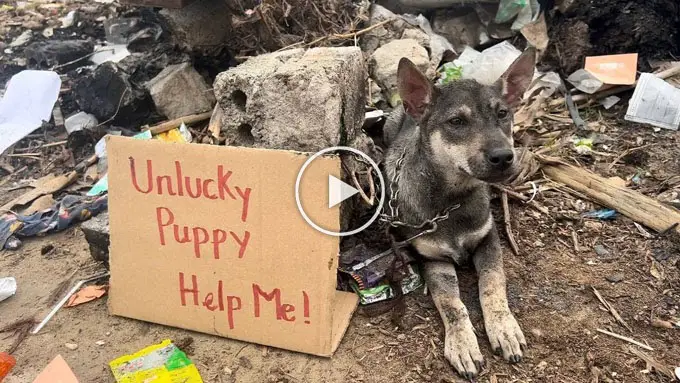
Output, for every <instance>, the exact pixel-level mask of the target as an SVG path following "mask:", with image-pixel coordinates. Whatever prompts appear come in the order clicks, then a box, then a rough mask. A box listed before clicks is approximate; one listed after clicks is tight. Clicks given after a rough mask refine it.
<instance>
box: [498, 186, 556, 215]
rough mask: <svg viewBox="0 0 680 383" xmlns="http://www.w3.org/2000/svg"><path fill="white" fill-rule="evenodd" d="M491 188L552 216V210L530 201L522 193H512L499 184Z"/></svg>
mask: <svg viewBox="0 0 680 383" xmlns="http://www.w3.org/2000/svg"><path fill="white" fill-rule="evenodd" d="M491 186H493V187H494V188H496V189H497V190H498V191H500V192H502V193H503V192H504V193H507V194H508V196H510V197H513V198H515V199H518V200H520V201H522V202H524V203H526V204H528V205H529V206H531V207H533V208H534V209H536V210H538V211H540V212H541V213H543V214H546V215H548V214H550V210H548V208H547V207H545V206H543V205H541V204H539V203H538V202H536V201H529V197H526V196H524V195H522V194H520V193H517V192H515V191H512V190H510V189H507V188H505V187H503V186H501V185H498V184H492V185H491Z"/></svg>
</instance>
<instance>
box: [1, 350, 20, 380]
mask: <svg viewBox="0 0 680 383" xmlns="http://www.w3.org/2000/svg"><path fill="white" fill-rule="evenodd" d="M16 364H17V360H16V359H14V357H13V356H12V355H10V354H8V353H6V352H0V382H2V380H3V379H4V378H5V377H6V376H7V375H9V372H10V371H12V368H14V365H16Z"/></svg>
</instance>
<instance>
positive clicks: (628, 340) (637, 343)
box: [596, 328, 654, 351]
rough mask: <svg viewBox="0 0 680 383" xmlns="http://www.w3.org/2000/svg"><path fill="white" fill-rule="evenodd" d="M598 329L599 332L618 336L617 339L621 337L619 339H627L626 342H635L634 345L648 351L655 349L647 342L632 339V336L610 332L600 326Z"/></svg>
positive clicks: (614, 336)
mask: <svg viewBox="0 0 680 383" xmlns="http://www.w3.org/2000/svg"><path fill="white" fill-rule="evenodd" d="M596 330H597V332H599V333H601V334H605V335H609V336H611V337H613V338H616V339H619V340H622V341H625V342H628V343H632V344H634V345H636V346H638V347H642V348H644V349H645V350H647V351H654V349H653V348H651V347H649V346H647V345H646V344H644V343H640V342H638V341H636V340H635V339H631V338H629V337H627V336H623V335H619V334H616V333H613V332H609V331H607V330H602V329H599V328H598V329H596Z"/></svg>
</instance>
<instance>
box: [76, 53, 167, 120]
mask: <svg viewBox="0 0 680 383" xmlns="http://www.w3.org/2000/svg"><path fill="white" fill-rule="evenodd" d="M72 89H73V95H74V98H75V101H76V103H77V104H78V106H79V107H80V109H81V110H83V111H85V112H87V113H91V114H93V115H94V116H95V117H97V119H98V120H99V121H108V120H109V119H111V118H113V119H112V120H111V121H109V122H112V123H115V124H116V125H119V126H120V125H123V126H125V125H127V126H133V125H138V124H139V123H141V122H142V121H143V120H144V119H145V118H147V117H148V116H149V114H150V111H151V110H152V108H153V105H152V103H151V98H150V97H149V95H148V94H147V92H146V91H145V90H144V89H141V88H140V87H138V86H136V85H134V84H132V83H131V82H130V76H129V75H128V74H127V73H125V72H123V71H122V70H121V69H120V68H119V67H118V66H117V65H116V64H114V63H111V62H106V63H103V64H101V65H99V66H98V67H97V69H95V70H94V72H92V73H90V74H88V75H86V76H83V77H80V78H79V79H77V80H76V81H75V82H74V84H73V88H72ZM114 115H115V117H114ZM135 127H137V126H135Z"/></svg>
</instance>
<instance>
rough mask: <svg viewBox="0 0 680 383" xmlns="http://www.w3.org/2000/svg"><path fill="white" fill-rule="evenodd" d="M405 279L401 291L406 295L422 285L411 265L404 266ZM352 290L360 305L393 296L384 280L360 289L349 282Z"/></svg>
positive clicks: (351, 281)
mask: <svg viewBox="0 0 680 383" xmlns="http://www.w3.org/2000/svg"><path fill="white" fill-rule="evenodd" d="M405 271H406V274H407V275H406V277H405V278H404V279H402V281H401V291H402V292H403V293H404V294H408V293H410V292H412V291H414V290H415V289H417V288H419V287H420V286H422V285H423V279H422V277H421V276H420V274H418V271H417V270H416V269H415V268H414V267H413V265H407V266H406V270H405ZM350 285H351V286H352V290H354V292H356V293H357V295H359V301H360V302H361V304H362V305H369V304H371V303H377V302H381V301H386V300H388V299H392V298H394V296H395V294H394V291H393V290H392V287H391V286H390V284H389V282H388V281H387V280H386V279H385V280H383V281H382V282H381V283H380V284H379V285H377V286H375V287H371V288H367V289H361V288H360V287H359V285H358V284H357V283H356V281H354V280H350Z"/></svg>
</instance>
